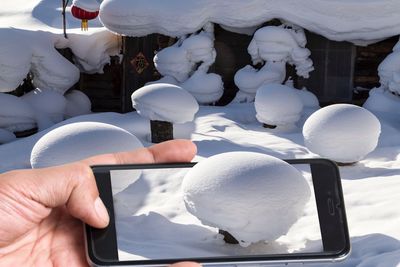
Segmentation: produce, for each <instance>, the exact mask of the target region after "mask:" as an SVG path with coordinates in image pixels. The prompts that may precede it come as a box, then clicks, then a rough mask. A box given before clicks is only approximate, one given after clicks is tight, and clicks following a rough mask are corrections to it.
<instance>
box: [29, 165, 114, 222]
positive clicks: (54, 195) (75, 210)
mask: <svg viewBox="0 0 400 267" xmlns="http://www.w3.org/2000/svg"><path fill="white" fill-rule="evenodd" d="M32 180H33V181H35V184H36V186H34V187H33V188H34V190H35V191H34V190H32V189H33V188H31V190H30V196H29V197H31V198H32V199H33V200H35V201H36V202H38V203H40V204H42V205H44V206H46V207H48V208H55V207H59V206H62V205H66V207H67V210H68V211H69V213H70V214H71V215H72V216H74V217H76V218H78V219H80V220H82V221H83V222H85V223H87V224H89V225H91V226H93V227H97V228H104V227H106V226H107V225H108V223H109V216H108V212H107V209H106V208H105V206H104V204H103V202H102V201H101V199H100V198H99V191H98V190H97V186H96V182H95V178H94V175H93V172H92V170H91V168H90V167H89V166H88V165H87V164H85V163H81V162H76V163H71V164H66V165H62V166H57V167H50V168H44V169H36V170H34V178H33V179H32Z"/></svg>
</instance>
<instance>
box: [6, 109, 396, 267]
mask: <svg viewBox="0 0 400 267" xmlns="http://www.w3.org/2000/svg"><path fill="white" fill-rule="evenodd" d="M89 120H92V121H100V122H106V123H110V124H114V125H116V126H119V127H121V128H124V129H126V130H127V131H129V132H131V133H133V134H135V135H136V136H137V137H138V138H139V139H140V140H141V141H142V142H143V143H144V144H145V145H150V143H148V141H147V140H148V134H149V125H148V121H147V120H144V119H142V118H140V117H139V116H138V115H137V114H136V113H128V114H116V113H103V114H93V115H86V116H81V117H76V118H73V119H70V120H67V121H65V122H63V124H65V123H70V122H72V121H89ZM55 127H57V125H56V126H55ZM392 130H393V129H392ZM398 130H400V129H397V131H396V132H395V133H394V134H393V135H392V136H390V135H386V133H384V134H385V135H383V136H385V138H386V139H388V140H389V139H391V142H390V146H385V145H382V144H381V145H379V146H378V148H377V149H376V150H375V151H374V152H372V153H371V154H369V155H368V156H367V157H366V158H365V159H364V160H362V161H360V162H359V163H357V164H356V165H354V166H347V167H340V172H341V176H342V183H343V189H344V195H345V202H346V203H345V204H346V209H347V216H348V222H349V228H350V235H351V242H352V246H353V249H352V253H351V255H350V257H349V258H348V259H347V260H346V261H344V262H341V263H336V264H334V265H333V266H349V267H350V266H385V267H390V266H398V264H399V263H400V241H399V240H400V228H399V221H400V210H399V208H398V202H399V201H400V194H399V191H400V180H399V179H400V141H397V142H396V140H398ZM175 132H176V136H179V137H186V138H191V139H192V140H193V141H194V142H195V143H196V145H197V146H198V154H197V156H196V158H195V161H200V160H202V159H203V158H205V157H209V156H211V155H215V154H218V153H222V152H228V151H255V152H261V153H266V154H269V155H273V156H276V157H279V158H305V157H315V155H313V154H311V153H310V152H309V151H308V150H307V148H306V147H305V146H304V145H303V138H302V135H301V129H300V128H297V129H294V130H291V131H290V132H274V130H266V129H264V128H262V126H261V125H260V124H259V123H258V122H257V121H256V119H255V111H254V108H253V106H252V105H251V104H234V105H231V106H227V107H204V106H203V107H201V108H200V110H199V112H198V113H197V115H196V118H195V121H194V123H186V124H184V125H176V126H175ZM192 132H193V133H192ZM191 133H192V134H191ZM43 134H44V133H38V134H36V135H34V136H31V137H28V138H25V139H22V140H19V141H16V142H12V143H9V144H5V145H2V146H0V158H1V159H2V161H1V162H0V170H1V171H4V170H6V169H12V168H21V167H28V166H29V157H30V150H31V148H32V146H33V145H34V143H35V142H36V141H37V140H38V139H39V137H40V136H42V135H43ZM395 143H397V144H395ZM179 184H180V180H179V179H178V180H174V179H171V180H168V179H167V180H164V181H163V182H160V181H157V180H155V181H150V182H149V181H148V180H145V179H140V180H139V181H137V186H138V187H137V188H135V189H132V188H134V187H131V189H130V190H138V191H140V192H141V193H140V194H134V195H131V199H130V200H131V203H137V204H138V205H141V204H140V203H142V202H143V201H144V202H146V203H148V202H147V201H150V202H149V203H150V204H148V205H150V207H154V205H156V204H157V203H159V201H160V200H159V199H158V197H155V196H159V195H165V197H168V195H169V196H170V197H169V198H168V199H169V202H167V203H164V204H163V205H160V207H159V208H158V209H157V210H156V211H157V212H158V213H154V212H153V213H147V212H148V211H149V208H148V207H147V210H146V208H145V207H141V208H140V207H139V206H135V205H132V206H131V207H130V208H131V209H132V211H135V212H138V213H142V214H143V215H142V216H141V217H138V216H134V217H131V218H130V219H127V220H128V221H129V220H132V222H133V221H135V220H138V219H142V220H146V221H149V222H152V223H153V224H155V225H160V224H168V225H171V224H173V223H176V222H177V221H180V222H182V221H183V222H185V221H186V222H188V218H190V217H189V215H188V214H186V211H185V209H175V210H174V209H171V204H172V205H176V204H177V203H178V202H179V201H181V200H180V196H181V195H180V194H181V192H180V187H179ZM151 201H153V202H152V203H151ZM152 205H153V206H152ZM179 205H180V207H182V205H183V204H182V202H180V204H179ZM139 208H140V209H139ZM154 210H155V209H153V211H154ZM150 219H151V220H150ZM153 219H154V220H153ZM189 221H190V222H191V223H193V222H194V221H195V219H194V218H191V219H190V220H189ZM129 222H131V221H129ZM172 226H174V225H172ZM174 227H176V225H175V226H174ZM190 227H195V226H190V225H187V226H185V231H187V230H188V229H189V228H190ZM304 229H305V228H303V230H304ZM189 230H190V229H189ZM194 230H195V234H194V235H195V236H196V235H198V234H199V231H200V232H201V231H204V233H205V234H206V236H208V237H209V238H215V234H214V233H210V232H209V230H207V228H200V229H197V228H196V229H194ZM131 235H132V236H134V232H129V233H125V234H124V236H125V238H126V239H125V241H126V240H129V239H130V238H129V237H131ZM126 242H128V241H126ZM129 242H133V241H132V240H131V241H129ZM125 244H126V243H125ZM128 244H129V243H128ZM310 266H311V265H310ZM317 266H321V265H319V264H317ZM328 266H332V265H330V264H329V265H328Z"/></svg>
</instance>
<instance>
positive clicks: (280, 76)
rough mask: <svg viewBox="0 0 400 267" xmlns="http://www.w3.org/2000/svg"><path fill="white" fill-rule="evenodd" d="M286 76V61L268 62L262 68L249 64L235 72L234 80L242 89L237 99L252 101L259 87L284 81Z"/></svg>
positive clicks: (237, 100)
mask: <svg viewBox="0 0 400 267" xmlns="http://www.w3.org/2000/svg"><path fill="white" fill-rule="evenodd" d="M285 77H286V63H285V62H267V63H266V64H265V65H264V66H263V67H262V68H261V69H260V70H257V69H255V68H254V67H252V66H250V65H247V66H245V67H244V68H242V69H240V70H238V71H237V72H236V74H235V77H234V82H235V84H236V86H237V87H238V88H239V89H240V91H239V92H238V94H239V95H238V96H237V98H236V100H235V101H236V102H252V101H254V97H255V94H256V92H257V89H258V88H260V87H261V86H262V85H264V84H269V83H282V82H283V81H284V80H285Z"/></svg>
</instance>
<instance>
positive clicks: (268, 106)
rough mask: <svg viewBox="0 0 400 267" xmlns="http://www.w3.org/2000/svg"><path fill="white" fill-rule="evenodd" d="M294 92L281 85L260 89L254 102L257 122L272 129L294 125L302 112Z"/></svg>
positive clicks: (292, 89)
mask: <svg viewBox="0 0 400 267" xmlns="http://www.w3.org/2000/svg"><path fill="white" fill-rule="evenodd" d="M296 91H298V90H297V89H294V88H292V87H289V86H286V85H282V84H266V85H263V86H262V87H260V88H259V89H258V90H257V94H256V97H255V102H254V106H255V108H256V112H257V114H256V118H257V120H258V121H259V122H261V123H264V124H267V125H269V126H272V127H273V126H278V127H279V126H285V125H292V124H295V123H296V122H297V121H298V120H299V119H300V117H301V115H302V110H303V102H302V99H301V97H300V96H299V94H298V93H296Z"/></svg>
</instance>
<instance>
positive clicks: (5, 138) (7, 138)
mask: <svg viewBox="0 0 400 267" xmlns="http://www.w3.org/2000/svg"><path fill="white" fill-rule="evenodd" d="M16 138H17V137H15V134H13V133H12V132H10V131H7V130H5V129H1V128H0V145H1V144H5V143H9V142H12V141H15V139H16Z"/></svg>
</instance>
